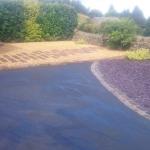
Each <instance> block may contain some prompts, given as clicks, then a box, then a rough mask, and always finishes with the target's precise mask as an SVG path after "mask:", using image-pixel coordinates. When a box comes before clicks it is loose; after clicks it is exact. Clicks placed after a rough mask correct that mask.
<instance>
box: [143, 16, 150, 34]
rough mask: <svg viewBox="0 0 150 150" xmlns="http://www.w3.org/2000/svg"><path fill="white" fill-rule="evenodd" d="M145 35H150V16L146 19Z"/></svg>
mask: <svg viewBox="0 0 150 150" xmlns="http://www.w3.org/2000/svg"><path fill="white" fill-rule="evenodd" d="M144 35H145V36H150V18H148V19H147V21H146V25H145V31H144Z"/></svg>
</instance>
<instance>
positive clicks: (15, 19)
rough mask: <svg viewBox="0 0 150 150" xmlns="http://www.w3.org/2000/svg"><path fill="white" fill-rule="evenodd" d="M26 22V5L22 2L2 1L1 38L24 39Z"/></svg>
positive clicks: (7, 39)
mask: <svg viewBox="0 0 150 150" xmlns="http://www.w3.org/2000/svg"><path fill="white" fill-rule="evenodd" d="M24 22H25V15H24V6H23V3H22V2H17V1H11V2H9V1H1V2H0V40H1V41H12V40H23V38H24V35H23V33H22V32H23V28H24Z"/></svg>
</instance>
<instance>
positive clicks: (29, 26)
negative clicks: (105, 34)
mask: <svg viewBox="0 0 150 150" xmlns="http://www.w3.org/2000/svg"><path fill="white" fill-rule="evenodd" d="M24 6H25V17H26V19H25V22H24V34H25V35H24V36H25V41H40V40H42V29H41V27H40V25H39V24H38V23H37V17H38V16H39V9H40V5H39V3H38V2H36V1H34V0H30V1H25V4H24Z"/></svg>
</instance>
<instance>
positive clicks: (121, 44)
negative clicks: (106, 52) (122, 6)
mask: <svg viewBox="0 0 150 150" xmlns="http://www.w3.org/2000/svg"><path fill="white" fill-rule="evenodd" d="M136 30H137V26H136V24H135V23H134V22H133V21H131V20H128V19H123V20H116V21H108V22H105V23H102V25H101V33H103V35H104V36H106V37H107V38H106V39H107V41H105V42H106V44H107V45H109V46H110V47H112V48H121V49H126V48H129V47H130V46H131V44H132V42H133V41H134V39H135V36H136Z"/></svg>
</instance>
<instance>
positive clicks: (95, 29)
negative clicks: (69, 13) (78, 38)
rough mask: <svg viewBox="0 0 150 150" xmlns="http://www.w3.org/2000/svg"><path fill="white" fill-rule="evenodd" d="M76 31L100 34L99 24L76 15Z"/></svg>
mask: <svg viewBox="0 0 150 150" xmlns="http://www.w3.org/2000/svg"><path fill="white" fill-rule="evenodd" d="M78 30H81V31H84V32H88V33H100V24H99V23H97V22H95V21H93V20H92V19H91V18H89V17H88V16H85V15H81V14H78Z"/></svg>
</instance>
